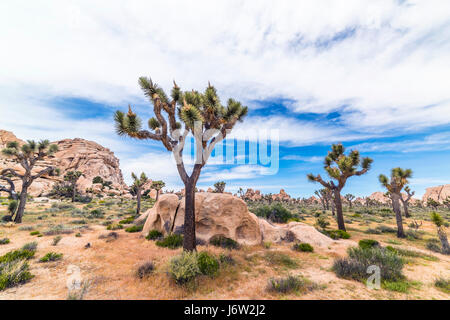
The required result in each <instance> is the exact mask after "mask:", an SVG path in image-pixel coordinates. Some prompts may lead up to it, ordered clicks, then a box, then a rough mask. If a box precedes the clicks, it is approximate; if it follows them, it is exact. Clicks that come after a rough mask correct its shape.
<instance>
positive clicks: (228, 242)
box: [209, 236, 239, 249]
mask: <svg viewBox="0 0 450 320" xmlns="http://www.w3.org/2000/svg"><path fill="white" fill-rule="evenodd" d="M209 243H210V244H212V245H213V246H216V247H222V248H226V249H239V243H237V242H236V241H235V240H233V239H230V238H227V237H224V236H214V237H212V238H211V239H210V240H209Z"/></svg>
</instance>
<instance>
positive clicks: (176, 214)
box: [143, 192, 262, 245]
mask: <svg viewBox="0 0 450 320" xmlns="http://www.w3.org/2000/svg"><path fill="white" fill-rule="evenodd" d="M184 213H185V204H184V198H183V199H181V200H179V198H178V196H177V195H174V194H163V195H160V197H159V199H158V202H157V203H156V204H155V206H154V207H153V208H152V209H150V210H149V211H148V212H147V213H144V215H146V214H147V218H146V222H145V225H144V228H143V234H144V235H147V234H148V232H149V231H150V230H152V229H156V230H158V231H161V232H162V233H163V234H168V233H170V232H175V233H182V232H183V227H184ZM195 223H196V225H195V228H196V237H197V239H198V240H199V241H200V242H205V243H208V242H209V240H210V239H211V238H212V237H214V236H224V237H227V238H231V239H234V240H236V241H237V242H238V243H240V244H247V245H255V244H259V243H261V239H262V238H261V230H260V227H259V221H258V218H257V217H256V216H255V215H254V214H253V213H251V212H249V211H248V209H247V205H246V204H245V202H244V201H243V200H241V199H239V198H237V197H233V196H232V195H230V194H225V193H209V192H198V193H196V195H195Z"/></svg>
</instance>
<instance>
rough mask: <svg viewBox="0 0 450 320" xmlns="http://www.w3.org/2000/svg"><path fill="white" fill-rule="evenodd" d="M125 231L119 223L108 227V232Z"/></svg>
mask: <svg viewBox="0 0 450 320" xmlns="http://www.w3.org/2000/svg"><path fill="white" fill-rule="evenodd" d="M118 229H123V225H121V224H118V223H111V224H109V225H108V226H107V227H106V230H118Z"/></svg>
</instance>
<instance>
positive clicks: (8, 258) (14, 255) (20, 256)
mask: <svg viewBox="0 0 450 320" xmlns="http://www.w3.org/2000/svg"><path fill="white" fill-rule="evenodd" d="M34 254H35V251H34V250H27V249H19V250H14V251H10V252H8V253H6V254H4V255H3V256H1V257H0V263H7V262H12V261H15V260H28V259H31V258H33V257H34Z"/></svg>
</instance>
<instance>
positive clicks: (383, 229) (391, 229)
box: [376, 225, 397, 233]
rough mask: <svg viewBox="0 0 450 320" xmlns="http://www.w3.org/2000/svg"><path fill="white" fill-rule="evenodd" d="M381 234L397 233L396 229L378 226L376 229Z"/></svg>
mask: <svg viewBox="0 0 450 320" xmlns="http://www.w3.org/2000/svg"><path fill="white" fill-rule="evenodd" d="M376 229H377V230H379V231H380V232H381V233H397V229H395V228H391V227H388V226H385V225H379V226H377V227H376Z"/></svg>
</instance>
